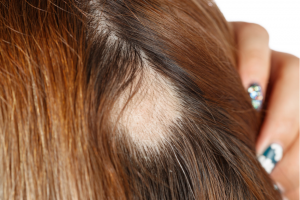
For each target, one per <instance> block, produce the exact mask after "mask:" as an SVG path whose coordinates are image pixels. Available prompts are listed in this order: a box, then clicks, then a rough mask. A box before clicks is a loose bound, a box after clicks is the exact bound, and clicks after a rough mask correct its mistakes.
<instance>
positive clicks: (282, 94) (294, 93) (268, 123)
mask: <svg viewBox="0 0 300 200" xmlns="http://www.w3.org/2000/svg"><path fill="white" fill-rule="evenodd" d="M230 25H231V27H232V29H233V31H234V33H235V38H236V44H237V48H238V50H239V51H238V52H239V53H238V67H239V69H238V70H239V74H240V76H241V79H242V82H243V85H244V87H245V89H247V88H248V87H249V85H250V84H251V83H258V84H260V86H261V87H262V91H263V93H264V97H266V96H267V97H268V98H267V99H268V102H267V103H268V104H267V108H266V116H265V119H264V121H263V124H262V128H261V130H260V133H259V136H258V139H257V142H256V150H257V155H261V154H262V153H263V151H264V150H265V149H266V148H267V147H268V146H269V145H270V144H272V143H278V144H280V145H281V146H282V148H283V157H282V159H281V161H279V162H278V163H277V165H276V166H275V168H274V170H273V171H272V172H271V174H270V176H271V178H272V179H273V180H274V182H275V183H276V184H277V185H278V187H279V189H280V191H281V193H282V196H283V199H289V200H296V199H297V200H298V199H299V58H297V57H295V56H293V55H290V54H286V53H281V52H276V51H272V50H270V48H269V45H268V43H269V35H268V33H267V31H266V30H265V29H264V28H263V27H261V26H259V25H257V24H251V23H244V22H231V24H230ZM267 88H268V91H267ZM266 91H267V93H266Z"/></svg>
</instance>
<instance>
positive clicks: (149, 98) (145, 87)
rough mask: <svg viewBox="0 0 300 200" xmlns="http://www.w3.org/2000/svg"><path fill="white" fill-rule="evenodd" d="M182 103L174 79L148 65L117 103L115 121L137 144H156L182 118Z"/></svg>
mask: <svg viewBox="0 0 300 200" xmlns="http://www.w3.org/2000/svg"><path fill="white" fill-rule="evenodd" d="M180 105H181V104H180V100H179V98H178V96H177V94H176V91H175V86H174V85H173V84H172V83H171V81H169V80H167V78H165V77H164V76H162V75H161V74H159V73H158V72H156V71H155V70H154V69H153V68H151V67H150V66H149V65H147V66H145V67H144V68H143V69H142V70H141V71H140V72H138V74H137V76H136V78H135V80H134V81H133V83H132V85H131V86H128V87H127V88H126V89H125V91H124V92H123V93H122V94H121V95H120V97H119V98H118V100H117V101H116V103H115V104H114V107H113V109H112V114H111V120H112V122H113V123H114V124H116V127H117V130H119V132H121V133H122V134H126V135H125V136H129V137H130V139H131V140H132V141H133V142H134V143H135V144H136V145H137V146H139V147H143V148H147V147H155V146H157V145H158V144H159V143H163V142H164V141H165V139H167V137H168V134H170V133H169V130H170V126H171V125H172V123H173V122H175V121H176V120H177V119H179V118H180V113H181V112H180V107H181V106H180Z"/></svg>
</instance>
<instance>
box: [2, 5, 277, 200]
mask: <svg viewBox="0 0 300 200" xmlns="http://www.w3.org/2000/svg"><path fill="white" fill-rule="evenodd" d="M233 40H234V38H233V35H232V33H231V31H230V29H229V25H228V24H227V22H226V21H225V19H224V17H223V16H222V14H221V12H220V11H219V10H218V8H217V6H216V5H215V4H214V3H213V2H211V1H208V0H89V1H87V0H81V1H75V0H63V1H62V0H7V1H1V4H0V63H1V65H0V85H1V86H0V88H1V89H0V199H4V200H6V199H26V200H38V199H39V200H40V199H43V200H48V199H49V200H50V199H51V200H52V199H88V200H96V199H149V200H150V199H209V200H211V199H260V200H263V199H280V194H279V193H278V191H276V190H275V189H274V186H273V183H272V181H271V179H270V178H269V177H268V175H267V173H266V172H265V171H264V170H263V168H262V167H261V166H260V165H259V163H258V161H257V160H256V157H255V148H254V144H255V139H256V134H257V132H258V129H259V125H260V124H259V123H260V118H259V114H258V113H257V112H256V111H255V110H254V109H253V108H252V106H251V102H250V99H249V97H248V95H247V93H246V91H245V90H244V89H243V86H242V84H241V80H240V78H239V76H238V73H237V70H236V57H235V49H234V48H233V47H234V41H233Z"/></svg>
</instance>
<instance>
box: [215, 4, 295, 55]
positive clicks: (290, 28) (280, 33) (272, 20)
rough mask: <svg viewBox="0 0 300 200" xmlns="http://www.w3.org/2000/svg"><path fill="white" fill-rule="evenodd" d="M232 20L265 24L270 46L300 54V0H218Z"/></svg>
mask: <svg viewBox="0 0 300 200" xmlns="http://www.w3.org/2000/svg"><path fill="white" fill-rule="evenodd" d="M215 2H216V4H217V5H218V7H219V8H220V10H221V11H222V13H223V14H224V16H225V18H226V19H227V20H228V21H245V22H252V23H257V24H260V25H262V26H263V27H264V28H265V29H267V31H268V32H269V35H270V43H269V44H270V47H271V48H272V49H274V50H277V51H283V52H286V53H290V54H293V55H296V56H297V57H300V0H215Z"/></svg>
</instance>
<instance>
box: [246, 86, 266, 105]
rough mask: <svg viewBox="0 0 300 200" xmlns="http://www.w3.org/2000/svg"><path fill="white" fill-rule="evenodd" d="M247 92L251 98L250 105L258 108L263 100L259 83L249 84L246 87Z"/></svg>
mask: <svg viewBox="0 0 300 200" xmlns="http://www.w3.org/2000/svg"><path fill="white" fill-rule="evenodd" d="M248 93H249V95H250V98H251V103H252V106H253V107H254V108H255V109H256V110H259V109H260V108H261V105H262V100H263V94H262V91H261V87H260V85H258V84H256V83H254V84H251V85H250V86H249V88H248Z"/></svg>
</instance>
